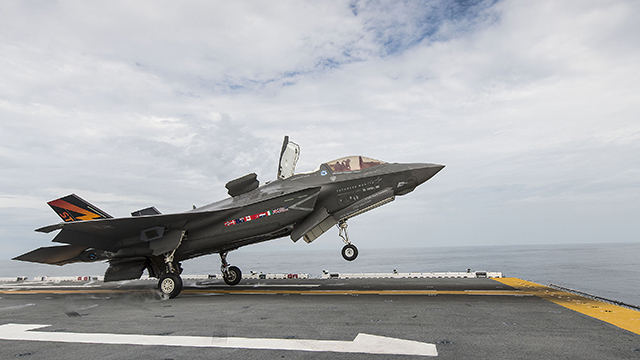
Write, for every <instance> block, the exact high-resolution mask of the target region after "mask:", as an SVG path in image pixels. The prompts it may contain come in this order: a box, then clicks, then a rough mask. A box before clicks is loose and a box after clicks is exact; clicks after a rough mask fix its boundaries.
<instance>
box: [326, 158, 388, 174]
mask: <svg viewBox="0 0 640 360" xmlns="http://www.w3.org/2000/svg"><path fill="white" fill-rule="evenodd" d="M325 164H327V165H328V166H329V167H330V168H331V170H333V172H347V171H356V170H362V169H367V168H370V167H374V166H378V165H382V164H386V163H385V162H384V161H380V160H375V159H371V158H368V157H365V156H347V157H343V158H340V159H337V160H332V161H329V162H326V163H325Z"/></svg>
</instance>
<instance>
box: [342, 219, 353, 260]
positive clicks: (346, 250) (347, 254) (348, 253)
mask: <svg viewBox="0 0 640 360" xmlns="http://www.w3.org/2000/svg"><path fill="white" fill-rule="evenodd" d="M337 226H338V230H340V232H339V233H338V235H339V236H340V237H341V238H342V241H343V242H344V243H345V246H344V247H343V248H342V257H343V258H344V259H345V260H347V261H353V260H355V259H356V258H357V257H358V248H357V247H356V246H355V245H353V244H351V241H349V234H348V233H347V226H348V225H347V221H346V220H341V221H340V222H339V223H338V225H337Z"/></svg>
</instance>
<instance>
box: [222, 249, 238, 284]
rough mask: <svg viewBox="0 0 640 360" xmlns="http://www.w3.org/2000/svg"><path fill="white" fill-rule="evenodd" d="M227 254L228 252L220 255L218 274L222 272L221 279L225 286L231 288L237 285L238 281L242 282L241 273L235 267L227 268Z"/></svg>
mask: <svg viewBox="0 0 640 360" xmlns="http://www.w3.org/2000/svg"><path fill="white" fill-rule="evenodd" d="M227 254H228V252H221V253H220V262H222V265H220V272H222V279H223V280H224V282H225V283H227V285H230V286H233V285H238V283H239V282H240V280H242V271H240V269H239V268H238V267H237V266H229V263H228V262H227Z"/></svg>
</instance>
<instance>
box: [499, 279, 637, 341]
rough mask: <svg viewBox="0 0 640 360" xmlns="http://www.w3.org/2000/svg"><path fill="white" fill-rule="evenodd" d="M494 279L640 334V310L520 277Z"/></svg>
mask: <svg viewBox="0 0 640 360" xmlns="http://www.w3.org/2000/svg"><path fill="white" fill-rule="evenodd" d="M493 280H495V281H498V282H500V283H502V284H505V285H508V286H511V287H513V288H516V289H519V290H521V291H523V292H526V293H529V294H532V295H535V296H537V297H539V298H542V299H545V300H548V301H551V302H552V303H554V304H558V305H560V306H563V307H565V308H567V309H571V310H573V311H577V312H579V313H581V314H584V315H587V316H590V317H592V318H595V319H598V320H602V321H604V322H607V323H609V324H611V325H615V326H617V327H619V328H622V329H625V330H628V331H631V332H632V333H635V334H638V335H640V311H636V310H632V309H628V308H625V307H622V306H618V305H613V304H609V303H606V302H602V301H598V300H592V299H589V298H586V297H583V296H580V295H577V294H573V293H569V292H566V291H562V290H557V289H554V288H550V287H548V286H544V285H540V284H536V283H533V282H530V281H525V280H521V279H518V278H496V279H493Z"/></svg>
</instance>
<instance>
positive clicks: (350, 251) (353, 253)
mask: <svg viewBox="0 0 640 360" xmlns="http://www.w3.org/2000/svg"><path fill="white" fill-rule="evenodd" d="M342 257H343V258H344V259H345V260H347V261H353V260H355V259H356V258H357V257H358V248H357V247H356V246H355V245H352V244H348V245H345V246H344V247H343V248H342Z"/></svg>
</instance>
